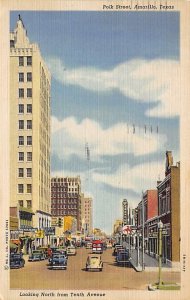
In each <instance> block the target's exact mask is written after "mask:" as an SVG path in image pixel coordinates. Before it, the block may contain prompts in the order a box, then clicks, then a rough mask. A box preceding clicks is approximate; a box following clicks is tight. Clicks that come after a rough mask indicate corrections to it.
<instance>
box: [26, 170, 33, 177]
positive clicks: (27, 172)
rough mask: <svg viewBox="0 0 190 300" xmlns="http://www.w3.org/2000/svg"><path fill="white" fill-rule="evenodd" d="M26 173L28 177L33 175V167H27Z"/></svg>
mask: <svg viewBox="0 0 190 300" xmlns="http://www.w3.org/2000/svg"><path fill="white" fill-rule="evenodd" d="M26 174H27V177H32V168H27V169H26Z"/></svg>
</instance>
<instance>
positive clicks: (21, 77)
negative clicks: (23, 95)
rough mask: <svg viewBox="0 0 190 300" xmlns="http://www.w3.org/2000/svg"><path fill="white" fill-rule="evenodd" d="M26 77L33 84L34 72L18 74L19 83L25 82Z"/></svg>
mask: <svg viewBox="0 0 190 300" xmlns="http://www.w3.org/2000/svg"><path fill="white" fill-rule="evenodd" d="M25 76H26V81H27V82H31V81H32V72H28V73H26V74H24V73H23V72H20V73H18V81H19V82H24V81H25V80H24V77H25Z"/></svg>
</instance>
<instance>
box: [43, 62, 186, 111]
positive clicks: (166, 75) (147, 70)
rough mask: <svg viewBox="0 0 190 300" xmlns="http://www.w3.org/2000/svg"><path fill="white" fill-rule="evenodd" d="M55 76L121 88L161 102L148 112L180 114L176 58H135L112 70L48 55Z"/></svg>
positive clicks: (104, 88) (102, 87)
mask: <svg viewBox="0 0 190 300" xmlns="http://www.w3.org/2000/svg"><path fill="white" fill-rule="evenodd" d="M47 63H48V65H49V68H50V70H51V72H52V75H53V76H54V78H55V79H56V80H58V81H60V82H62V83H63V84H65V85H78V86H80V87H82V88H84V89H87V90H91V91H98V92H106V91H111V90H113V89H117V90H119V91H120V92H121V93H122V94H123V95H125V96H126V97H130V98H131V99H133V100H134V101H140V102H156V103H157V102H158V101H159V103H158V105H157V106H156V107H154V108H150V109H148V110H147V112H146V114H147V115H148V116H154V117H173V116H178V115H180V72H181V70H180V64H179V62H178V61H175V60H163V59H155V60H143V59H134V60H130V61H127V62H125V63H122V64H120V65H118V66H116V67H115V68H113V69H111V70H101V69H96V68H92V67H80V68H76V69H68V68H65V66H64V64H63V63H62V61H61V60H60V59H58V58H53V57H52V58H48V59H47Z"/></svg>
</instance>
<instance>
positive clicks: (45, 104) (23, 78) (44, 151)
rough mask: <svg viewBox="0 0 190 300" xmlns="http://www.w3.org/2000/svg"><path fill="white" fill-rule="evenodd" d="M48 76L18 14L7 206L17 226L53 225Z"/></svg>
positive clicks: (12, 37) (13, 37) (12, 44)
mask: <svg viewBox="0 0 190 300" xmlns="http://www.w3.org/2000/svg"><path fill="white" fill-rule="evenodd" d="M50 89H51V76H50V73H49V71H48V69H47V66H46V64H45V62H44V60H43V58H42V56H41V53H40V50H39V47H38V45H37V44H34V43H30V41H29V38H28V36H27V31H26V29H25V27H24V24H23V21H22V19H21V17H20V16H19V20H18V21H17V24H16V28H15V29H14V31H13V32H11V33H10V145H11V147H10V157H11V159H10V207H17V209H18V217H19V228H20V229H22V230H23V231H24V230H25V229H26V230H29V228H37V229H41V228H43V227H49V226H51V197H50Z"/></svg>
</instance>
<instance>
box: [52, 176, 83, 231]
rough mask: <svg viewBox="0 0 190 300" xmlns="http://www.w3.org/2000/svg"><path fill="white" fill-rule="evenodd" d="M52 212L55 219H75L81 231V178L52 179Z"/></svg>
mask: <svg viewBox="0 0 190 300" xmlns="http://www.w3.org/2000/svg"><path fill="white" fill-rule="evenodd" d="M51 212H52V216H53V217H65V216H72V217H75V218H76V219H77V230H81V226H82V222H81V180H80V177H79V176H77V177H53V178H52V179H51Z"/></svg>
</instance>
